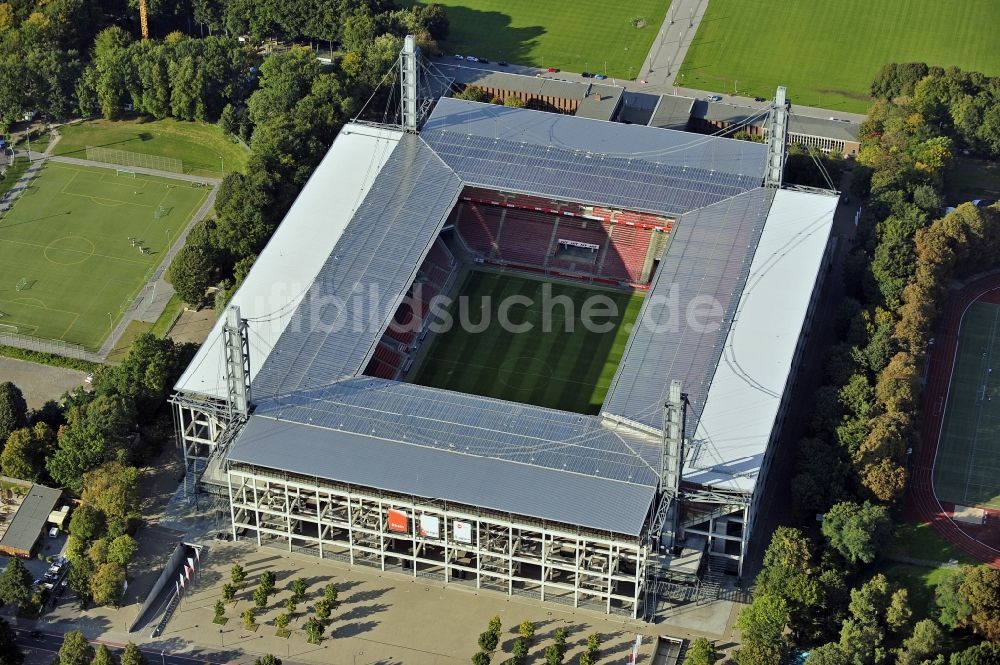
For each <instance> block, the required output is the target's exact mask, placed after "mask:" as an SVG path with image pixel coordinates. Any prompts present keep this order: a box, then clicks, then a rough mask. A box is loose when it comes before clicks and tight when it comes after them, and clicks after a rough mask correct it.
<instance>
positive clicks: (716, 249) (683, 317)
mask: <svg viewBox="0 0 1000 665" xmlns="http://www.w3.org/2000/svg"><path fill="white" fill-rule="evenodd" d="M774 191H775V190H773V189H765V188H763V187H760V188H757V189H755V190H752V191H750V192H747V193H746V194H741V195H739V196H735V197H733V198H731V199H727V200H725V201H721V202H719V203H716V204H715V205H711V206H708V207H707V208H702V209H700V210H696V211H694V212H691V213H688V214H687V215H684V216H683V217H682V218H681V219H680V220H679V221H678V223H677V226H676V227H675V229H674V232H673V235H672V237H671V239H670V244H669V245H668V246H667V251H666V252H665V253H664V255H663V257H662V258H661V259H660V268H659V270H657V272H656V277H655V278H654V279H653V284H652V287H651V288H650V292H649V295H648V296H647V298H646V300H645V301H644V302H643V306H642V310H641V311H640V313H639V319H638V321H637V325H636V328H635V332H634V333H633V334H632V336H631V337H630V338H629V341H628V345H627V346H626V347H625V352H624V355H623V356H622V361H621V363H619V365H618V370H617V371H616V372H615V377H614V379H613V380H612V382H611V387H610V389H609V390H608V394H607V397H606V398H605V400H604V408H603V410H602V413H603V414H604V415H606V416H614V417H617V418H622V419H625V420H627V421H630V422H633V423H637V424H639V425H643V426H645V427H648V428H650V429H653V430H660V429H662V421H663V405H664V403H665V402H666V398H667V389H668V387H669V385H670V382H671V381H681V382H682V383H683V389H684V392H686V393H687V394H688V399H689V401H690V403H691V409H692V411H693V412H694V413H693V415H694V418H691V417H690V416H689V419H688V422H689V423H691V424H693V423H694V422H696V420H697V417H698V414H700V413H701V410H702V408H703V406H704V404H705V398H706V396H707V394H708V387H709V384H710V383H711V381H712V374H713V372H714V370H715V366H716V364H717V363H718V361H719V357H720V356H721V354H722V346H723V342H724V341H725V338H726V333H727V332H728V330H729V323H730V322H731V321H732V320H733V313H734V311H735V309H736V304H737V301H738V299H739V297H740V293H741V292H742V291H743V285H744V283H745V282H746V279H747V274H748V272H749V270H750V262H751V260H752V259H753V256H754V251H755V250H756V248H757V240H758V238H759V237H760V233H761V230H762V229H763V228H764V222H765V219H767V214H768V210H769V209H770V207H771V199H772V197H773V196H774ZM713 310H715V311H713Z"/></svg>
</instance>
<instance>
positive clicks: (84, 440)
mask: <svg viewBox="0 0 1000 665" xmlns="http://www.w3.org/2000/svg"><path fill="white" fill-rule="evenodd" d="M134 424H135V411H134V410H133V407H132V405H131V404H130V403H129V402H127V401H126V400H125V399H124V398H123V397H121V396H119V395H100V396H98V397H96V398H94V399H93V400H91V401H89V402H86V403H84V404H80V405H78V406H74V407H72V408H70V409H69V411H68V413H67V425H66V426H65V427H63V428H62V429H61V430H60V431H59V437H58V439H59V447H58V449H57V450H56V452H55V454H54V455H52V456H51V457H50V458H49V459H48V461H47V462H46V464H45V467H46V469H47V470H48V472H49V475H50V476H52V479H53V480H55V481H56V482H57V483H59V484H60V485H62V486H64V487H68V488H69V489H71V490H72V491H74V492H77V493H79V492H81V491H82V490H83V481H84V478H83V476H84V474H85V473H87V472H88V471H91V470H92V469H95V468H97V467H98V466H100V465H101V464H104V463H105V462H110V461H112V460H115V459H117V458H118V457H119V453H122V454H126V453H127V451H126V443H127V442H126V434H127V432H128V430H129V429H131V428H132V427H133V426H134Z"/></svg>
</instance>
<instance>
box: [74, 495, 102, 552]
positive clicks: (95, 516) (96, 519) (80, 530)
mask: <svg viewBox="0 0 1000 665" xmlns="http://www.w3.org/2000/svg"><path fill="white" fill-rule="evenodd" d="M104 529H105V523H104V513H102V512H101V511H100V510H98V509H97V508H95V507H94V506H90V505H87V504H83V505H81V506H78V507H77V509H76V510H74V511H73V515H72V517H70V519H69V532H70V534H71V535H72V537H74V538H77V539H79V540H80V541H81V542H84V543H86V542H89V541H91V540H94V539H95V538H97V537H99V536H100V535H101V534H102V533H104Z"/></svg>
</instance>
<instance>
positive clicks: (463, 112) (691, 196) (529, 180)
mask: <svg viewBox="0 0 1000 665" xmlns="http://www.w3.org/2000/svg"><path fill="white" fill-rule="evenodd" d="M421 136H422V137H423V138H424V140H425V141H427V143H428V144H429V145H430V146H431V147H432V148H433V149H434V151H435V152H436V153H437V154H438V155H439V156H440V157H441V159H443V160H444V161H445V162H447V163H448V165H449V166H451V168H452V169H454V170H455V172H456V173H457V174H458V175H459V176H460V177H461V178H462V179H463V180H464V181H465V182H466V183H467V184H474V185H479V186H482V187H487V188H493V189H500V190H503V191H510V192H521V193H525V194H533V195H540V196H550V197H553V198H557V199H563V200H567V201H577V202H581V203H592V204H598V205H604V206H609V207H616V208H623V209H625V210H635V211H637V212H652V213H656V214H660V215H666V216H668V217H675V216H677V215H679V214H683V213H685V212H689V211H691V210H697V209H698V208H703V207H705V206H707V205H711V204H713V203H716V202H718V201H721V200H722V199H726V198H729V197H731V196H735V195H737V194H741V193H742V192H746V191H749V190H751V189H754V188H756V187H759V186H760V184H761V181H762V179H763V173H764V162H765V159H766V156H767V147H766V146H764V145H761V144H758V143H751V142H749V141H734V140H732V139H726V138H720V137H711V136H701V135H697V134H689V133H687V132H678V131H671V130H664V129H659V128H656V127H645V126H640V125H624V124H621V123H617V122H602V121H596V120H589V119H586V118H577V117H573V116H566V115H560V114H558V113H545V112H541V111H527V110H525V109H513V108H508V107H505V106H499V105H496V104H482V103H477V102H468V101H464V100H458V99H451V98H444V99H441V100H440V101H439V102H438V105H437V107H436V108H435V109H434V112H433V113H432V114H431V116H430V118H429V119H428V121H427V123H426V124H425V125H424V128H423V131H422V132H421Z"/></svg>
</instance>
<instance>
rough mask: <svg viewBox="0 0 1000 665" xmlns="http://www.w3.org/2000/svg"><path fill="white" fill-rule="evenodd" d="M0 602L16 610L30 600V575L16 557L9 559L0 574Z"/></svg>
mask: <svg viewBox="0 0 1000 665" xmlns="http://www.w3.org/2000/svg"><path fill="white" fill-rule="evenodd" d="M0 600H3V602H4V603H7V604H9V605H16V606H17V607H18V608H23V607H24V606H25V604H26V603H27V602H28V601H29V600H31V573H29V572H28V569H27V568H25V566H24V562H23V561H21V559H19V558H18V557H11V558H10V559H9V560H8V561H7V566H6V567H5V568H4V570H3V574H0Z"/></svg>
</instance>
